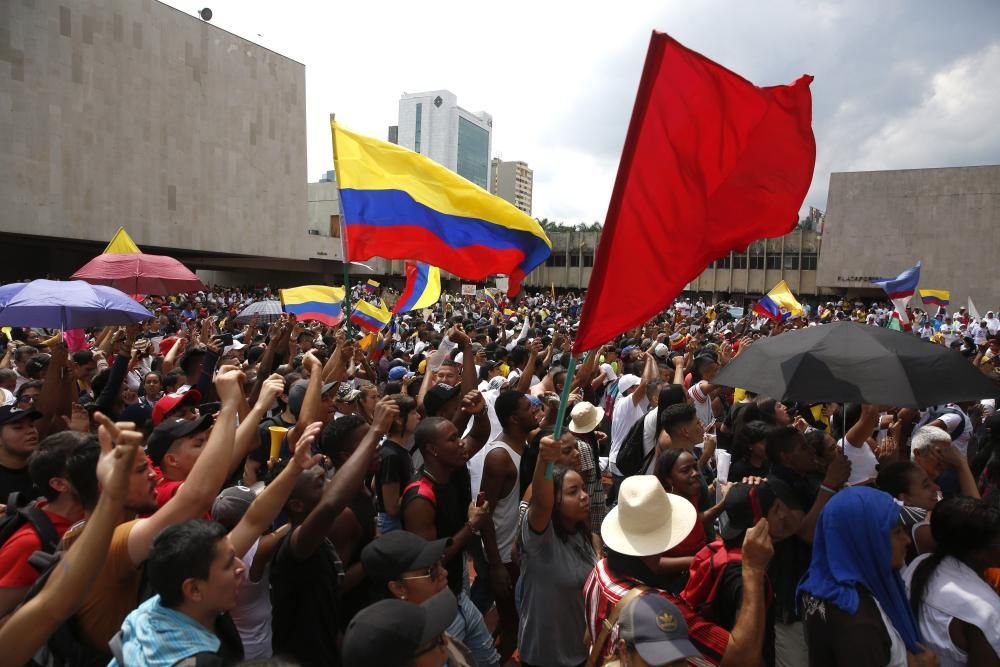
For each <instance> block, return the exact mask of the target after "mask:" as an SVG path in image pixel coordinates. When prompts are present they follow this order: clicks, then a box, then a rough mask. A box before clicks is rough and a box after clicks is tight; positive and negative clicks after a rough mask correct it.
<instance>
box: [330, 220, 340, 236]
mask: <svg viewBox="0 0 1000 667" xmlns="http://www.w3.org/2000/svg"><path fill="white" fill-rule="evenodd" d="M330 236H332V237H333V238H335V239H339V238H340V216H339V215H331V216H330Z"/></svg>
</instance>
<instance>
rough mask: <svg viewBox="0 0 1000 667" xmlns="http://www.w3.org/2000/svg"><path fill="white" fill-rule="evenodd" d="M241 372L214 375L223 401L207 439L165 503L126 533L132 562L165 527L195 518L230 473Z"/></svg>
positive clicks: (138, 560)
mask: <svg viewBox="0 0 1000 667" xmlns="http://www.w3.org/2000/svg"><path fill="white" fill-rule="evenodd" d="M244 381H245V376H244V375H243V372H242V371H240V370H238V369H236V368H233V367H229V366H227V367H225V368H224V369H223V370H222V372H220V373H219V374H218V375H217V376H216V378H215V388H216V391H217V392H218V394H219V400H220V401H222V407H221V408H220V409H219V415H218V417H216V419H215V425H214V426H212V432H211V433H210V434H209V436H208V442H206V443H205V448H204V450H202V452H201V455H200V456H198V460H197V461H195V463H194V466H193V467H192V468H191V472H190V473H189V474H188V476H187V479H186V480H185V481H184V483H183V484H181V486H180V488H179V489H178V490H177V494H176V495H174V497H173V498H171V499H170V500H169V501H167V504H166V505H164V506H163V507H161V508H160V509H158V510H157V511H156V513H155V514H153V516H151V517H149V518H147V519H141V520H140V521H139V522H138V523H136V525H135V527H134V528H132V530H131V532H130V533H129V536H128V553H129V557H130V558H131V559H132V562H133V563H134V564H135V565H137V566H138V565H139V563H141V562H142V561H144V560H146V558H147V557H148V556H149V549H150V547H151V546H152V545H153V538H155V537H156V536H157V534H159V532H160V531H161V530H163V529H164V528H166V527H167V526H172V525H174V524H177V523H180V522H181V521H187V520H188V519H196V518H198V517H199V516H202V515H204V514H205V513H206V512H208V511H209V510H210V509H211V507H212V502H213V501H214V500H215V496H216V495H218V493H219V491H220V490H221V489H222V485H223V484H224V483H225V481H226V477H227V476H228V474H229V464H230V461H231V460H232V455H233V441H234V440H235V437H236V408H237V406H238V405H239V403H240V401H242V400H243V383H244Z"/></svg>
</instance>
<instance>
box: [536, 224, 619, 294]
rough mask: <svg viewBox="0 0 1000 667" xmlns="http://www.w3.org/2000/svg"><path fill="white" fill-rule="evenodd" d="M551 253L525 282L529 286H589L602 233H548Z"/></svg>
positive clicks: (569, 231) (571, 287)
mask: <svg viewBox="0 0 1000 667" xmlns="http://www.w3.org/2000/svg"><path fill="white" fill-rule="evenodd" d="M548 235H549V240H550V241H552V254H551V255H549V258H548V259H547V260H545V263H544V264H542V265H541V266H539V267H538V268H536V269H535V270H534V271H532V272H531V273H529V274H528V275H527V276H526V277H525V279H524V283H523V284H524V285H525V286H527V287H531V288H535V287H539V288H545V289H549V288H550V287H552V286H553V285H554V286H555V287H556V289H571V290H579V289H584V288H586V287H587V283H589V282H590V273H591V271H592V270H593V267H594V255H595V253H596V252H597V244H598V243H599V242H600V240H601V232H585V231H578V230H575V229H570V228H567V229H565V230H560V231H554V232H548Z"/></svg>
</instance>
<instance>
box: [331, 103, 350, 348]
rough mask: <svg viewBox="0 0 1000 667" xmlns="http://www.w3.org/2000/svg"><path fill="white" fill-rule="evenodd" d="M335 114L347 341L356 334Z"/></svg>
mask: <svg viewBox="0 0 1000 667" xmlns="http://www.w3.org/2000/svg"><path fill="white" fill-rule="evenodd" d="M335 120H336V118H335V114H330V136H331V137H333V177H334V178H335V179H336V182H337V207H338V208H339V209H340V247H341V260H342V261H343V263H344V320H345V321H344V324H345V325H346V326H347V339H348V340H350V339H351V337H352V336H353V334H354V332H353V331H352V330H351V263H350V262H349V261H347V225H346V224H344V198H343V196H341V193H340V169H338V168H337V130H336V128H334V121H335Z"/></svg>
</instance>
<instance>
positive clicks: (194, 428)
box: [146, 414, 213, 466]
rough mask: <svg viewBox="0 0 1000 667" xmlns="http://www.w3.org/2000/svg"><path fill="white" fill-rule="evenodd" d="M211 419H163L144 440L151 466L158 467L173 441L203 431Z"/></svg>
mask: <svg viewBox="0 0 1000 667" xmlns="http://www.w3.org/2000/svg"><path fill="white" fill-rule="evenodd" d="M212 419H213V418H212V415H210V414H209V415H202V416H201V417H198V418H197V419H174V418H167V419H164V420H163V421H162V422H161V423H160V425H159V426H157V427H156V428H154V429H153V432H152V433H150V434H149V438H147V439H146V453H147V454H149V458H150V460H152V461H153V465H157V466H159V465H161V464H162V463H163V457H164V456H166V454H167V451H168V450H169V449H170V446H171V445H172V444H174V441H175V440H177V439H178V438H186V437H187V436H189V435H192V434H194V433H198V432H199V431H204V430H205V429H207V428H209V427H210V426H211V425H212Z"/></svg>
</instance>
